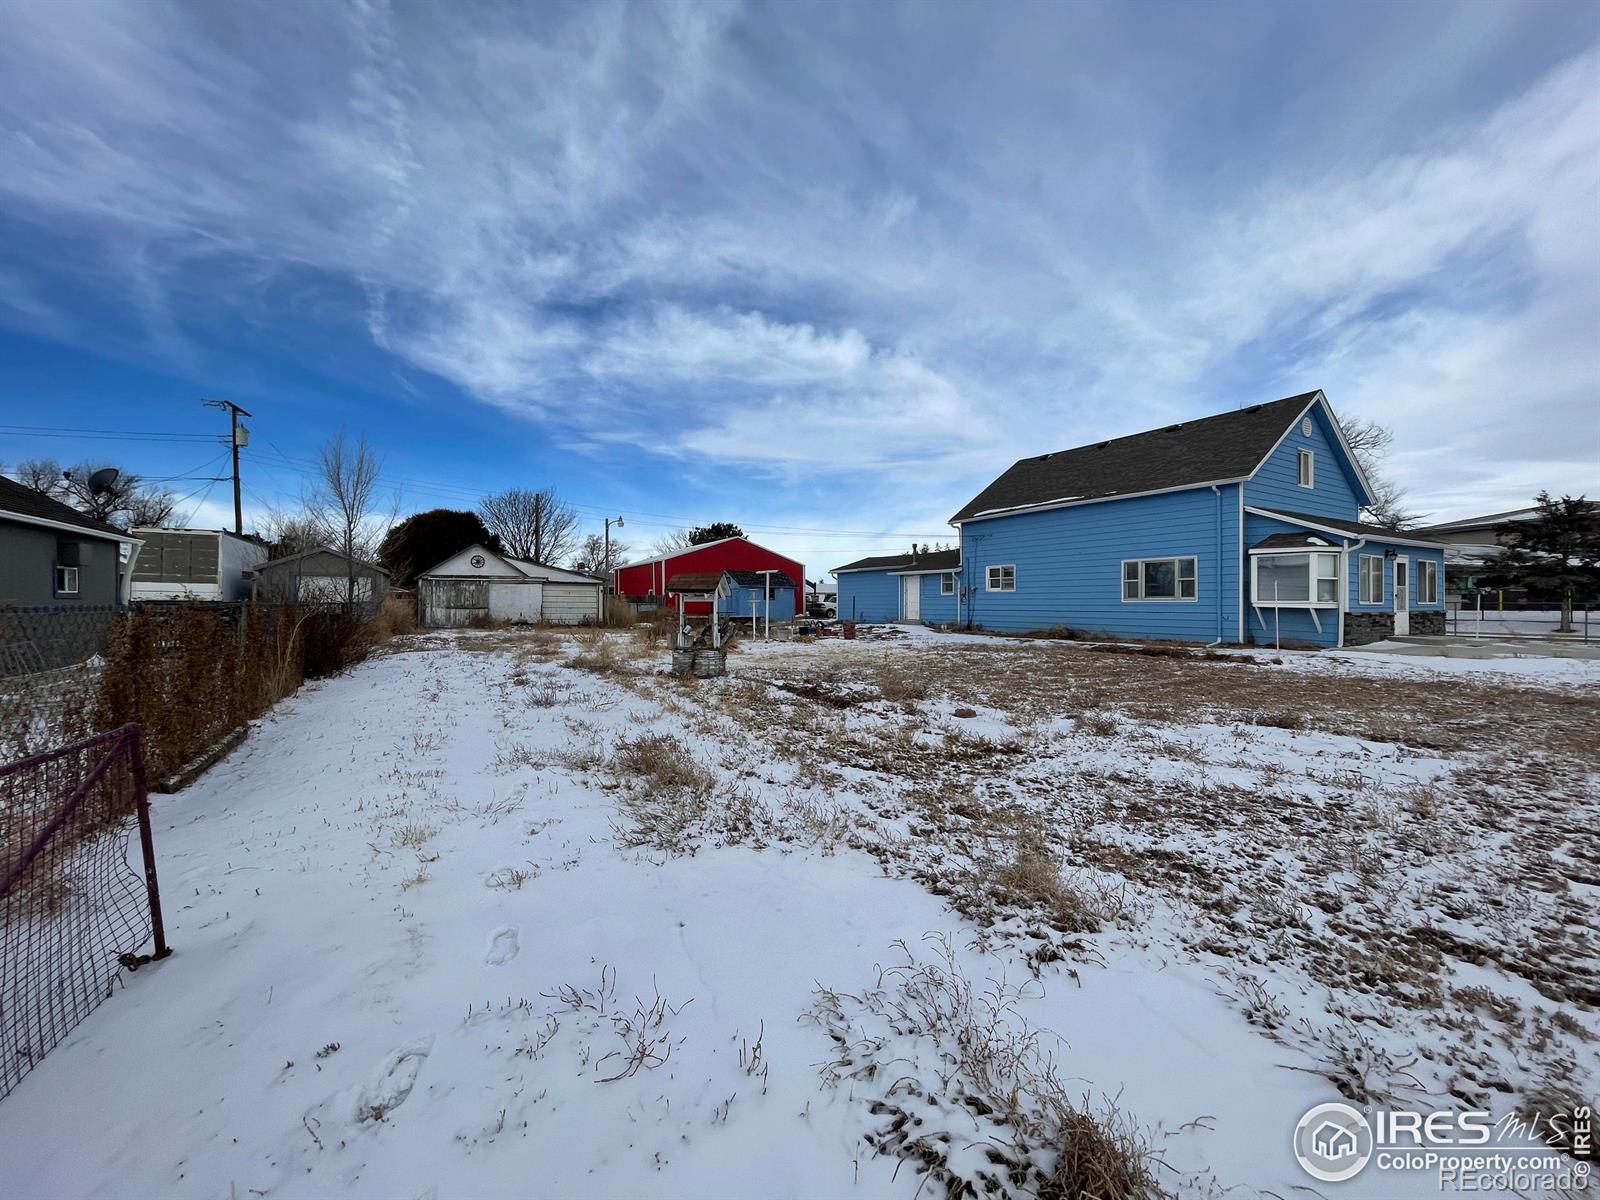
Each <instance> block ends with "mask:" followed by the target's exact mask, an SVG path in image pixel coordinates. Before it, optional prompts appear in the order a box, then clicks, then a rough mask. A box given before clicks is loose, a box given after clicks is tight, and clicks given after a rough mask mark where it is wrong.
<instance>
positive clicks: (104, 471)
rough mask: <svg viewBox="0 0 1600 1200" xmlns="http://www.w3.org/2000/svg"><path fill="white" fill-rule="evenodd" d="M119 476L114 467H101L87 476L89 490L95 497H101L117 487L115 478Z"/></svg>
mask: <svg viewBox="0 0 1600 1200" xmlns="http://www.w3.org/2000/svg"><path fill="white" fill-rule="evenodd" d="M119 474H121V472H120V471H118V470H117V469H116V468H115V467H102V468H100V470H98V471H96V472H95V473H94V474H93V475H91V476H89V490H90V491H91V492H93V493H95V495H97V496H98V495H103V494H105V493H106V492H109V491H110V490H111V489H112V488H114V487H116V486H117V476H118V475H119Z"/></svg>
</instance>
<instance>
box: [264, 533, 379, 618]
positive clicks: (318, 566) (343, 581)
mask: <svg viewBox="0 0 1600 1200" xmlns="http://www.w3.org/2000/svg"><path fill="white" fill-rule="evenodd" d="M352 565H353V569H354V574H355V601H356V603H357V604H377V603H378V602H380V601H381V600H382V599H383V598H384V596H386V595H387V594H388V592H389V572H387V571H385V570H384V569H383V568H382V567H380V566H378V564H377V563H370V562H367V561H365V560H364V559H359V558H354V559H352V558H346V557H345V556H344V555H343V554H340V553H339V552H338V551H337V550H330V549H328V548H327V547H326V546H323V547H319V548H318V549H316V550H306V551H304V552H302V553H300V554H291V555H289V557H287V558H275V559H272V560H270V561H268V562H264V563H261V564H260V565H258V566H256V567H254V568H253V569H251V570H250V571H249V572H247V575H248V577H249V579H250V581H251V591H250V596H251V599H253V600H262V601H265V602H266V603H268V604H294V603H297V602H299V601H302V600H304V601H310V602H314V603H319V604H328V603H331V604H342V603H344V602H345V600H346V599H347V598H348V597H349V595H350V575H351V571H352Z"/></svg>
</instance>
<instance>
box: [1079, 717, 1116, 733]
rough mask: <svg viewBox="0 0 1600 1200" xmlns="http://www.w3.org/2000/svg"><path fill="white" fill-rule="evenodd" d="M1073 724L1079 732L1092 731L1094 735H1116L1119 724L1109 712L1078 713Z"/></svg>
mask: <svg viewBox="0 0 1600 1200" xmlns="http://www.w3.org/2000/svg"><path fill="white" fill-rule="evenodd" d="M1074 724H1075V725H1076V726H1077V728H1078V732H1079V733H1092V734H1093V735H1094V736H1095V737H1116V736H1117V730H1118V728H1119V726H1118V725H1117V721H1116V718H1115V717H1113V716H1111V715H1110V714H1109V713H1103V712H1086V713H1079V714H1078V716H1077V719H1076V720H1075V721H1074Z"/></svg>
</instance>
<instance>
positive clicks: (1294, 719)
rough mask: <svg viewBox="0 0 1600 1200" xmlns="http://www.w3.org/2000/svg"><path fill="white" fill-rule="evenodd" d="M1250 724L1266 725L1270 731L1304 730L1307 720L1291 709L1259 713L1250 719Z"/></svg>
mask: <svg viewBox="0 0 1600 1200" xmlns="http://www.w3.org/2000/svg"><path fill="white" fill-rule="evenodd" d="M1250 724H1252V725H1264V726H1266V727H1268V728H1270V729H1290V730H1296V729H1304V728H1305V727H1306V719H1305V717H1304V716H1302V715H1301V714H1300V713H1297V712H1292V711H1290V710H1289V709H1279V710H1278V711H1276V712H1258V713H1255V714H1253V715H1252V716H1251V717H1250Z"/></svg>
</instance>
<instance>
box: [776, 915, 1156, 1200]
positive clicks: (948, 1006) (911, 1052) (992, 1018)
mask: <svg viewBox="0 0 1600 1200" xmlns="http://www.w3.org/2000/svg"><path fill="white" fill-rule="evenodd" d="M924 941H929V942H932V943H934V945H935V954H936V957H935V958H934V959H932V960H927V961H919V960H918V959H917V958H916V957H915V956H914V955H913V954H912V952H911V950H910V948H909V947H907V946H906V945H905V943H903V942H900V943H897V944H896V945H897V947H898V949H899V950H900V951H901V952H902V953H903V954H904V956H905V960H906V961H905V962H904V963H903V964H900V965H897V966H893V967H889V968H888V969H886V970H880V972H879V975H878V980H877V983H876V985H874V986H872V987H868V988H863V989H857V990H856V991H855V992H842V991H833V990H830V989H827V988H819V989H818V991H817V992H816V993H815V995H816V1000H815V1001H814V1003H813V1004H812V1007H811V1009H810V1011H809V1012H807V1014H806V1018H807V1019H808V1020H810V1021H812V1022H814V1023H815V1024H817V1025H818V1026H820V1027H821V1028H822V1031H823V1032H824V1033H825V1034H826V1035H827V1036H828V1038H829V1039H830V1040H831V1041H832V1043H833V1055H832V1058H831V1059H830V1061H828V1062H826V1063H824V1064H823V1066H822V1068H821V1070H822V1078H823V1082H824V1083H825V1084H828V1085H829V1086H833V1087H837V1086H839V1085H840V1084H844V1083H848V1086H849V1088H850V1091H851V1093H852V1094H853V1095H855V1096H856V1097H858V1098H862V1099H865V1100H866V1101H867V1105H868V1109H869V1111H870V1112H871V1113H872V1114H873V1115H874V1116H875V1117H877V1118H878V1122H879V1123H878V1125H877V1127H876V1128H875V1129H873V1130H872V1132H870V1133H868V1134H867V1135H866V1138H865V1140H866V1142H867V1143H868V1145H870V1146H871V1147H872V1148H873V1149H874V1150H875V1151H876V1152H877V1153H879V1154H883V1155H889V1156H893V1157H897V1158H901V1159H904V1160H906V1161H908V1162H910V1163H912V1164H914V1165H915V1166H916V1167H917V1169H919V1170H921V1171H924V1172H926V1173H927V1175H928V1179H929V1180H930V1181H931V1182H932V1183H934V1184H935V1185H936V1188H935V1189H934V1191H935V1194H939V1193H942V1194H944V1195H946V1196H998V1195H1034V1196H1040V1197H1050V1198H1051V1200H1090V1198H1093V1200H1113V1198H1114V1200H1145V1198H1154V1197H1159V1196H1163V1195H1165V1193H1164V1192H1163V1191H1162V1189H1161V1187H1160V1185H1159V1183H1158V1181H1157V1179H1156V1176H1155V1169H1156V1167H1157V1165H1158V1164H1159V1160H1158V1158H1157V1157H1156V1155H1155V1153H1154V1151H1153V1150H1152V1149H1151V1147H1150V1144H1149V1142H1148V1141H1147V1140H1146V1139H1145V1138H1143V1137H1141V1136H1140V1134H1139V1132H1138V1131H1137V1130H1136V1129H1135V1128H1134V1127H1133V1126H1132V1125H1131V1124H1130V1123H1129V1122H1128V1120H1127V1119H1126V1118H1125V1117H1124V1116H1123V1115H1122V1113H1121V1112H1120V1111H1119V1110H1118V1109H1117V1107H1116V1105H1115V1103H1114V1102H1111V1101H1103V1102H1101V1103H1100V1104H1099V1105H1096V1104H1094V1103H1093V1102H1092V1100H1091V1099H1090V1097H1088V1096H1082V1097H1078V1098H1074V1097H1073V1096H1071V1095H1070V1094H1069V1093H1068V1092H1067V1090H1066V1086H1065V1083H1064V1082H1063V1080H1062V1079H1061V1077H1060V1076H1059V1074H1058V1073H1057V1069H1056V1065H1055V1062H1054V1056H1053V1055H1052V1054H1051V1053H1050V1051H1049V1049H1048V1048H1047V1047H1046V1045H1045V1044H1044V1041H1045V1035H1044V1034H1042V1033H1041V1031H1039V1030H1037V1029H1034V1028H1032V1027H1031V1026H1029V1024H1028V1023H1027V1021H1026V1020H1025V1019H1024V1018H1022V1017H1021V1016H1020V1014H1019V1013H1018V1010H1017V1004H1018V1001H1019V1000H1020V999H1021V998H1022V997H1023V991H1022V989H1018V988H1016V987H1013V986H1011V985H1010V984H1008V983H1007V982H1006V980H1005V979H1004V978H1000V979H992V978H991V979H989V980H987V981H986V982H985V983H984V984H983V985H982V986H978V985H975V984H974V983H973V981H972V980H971V979H970V978H968V977H967V975H966V974H965V973H964V972H963V970H962V968H961V966H960V964H959V963H958V961H957V959H956V956H955V952H954V949H953V947H952V946H951V944H950V941H949V939H948V937H943V938H934V937H932V935H930V936H929V937H927V938H924ZM922 1079H927V1080H930V1081H935V1080H936V1081H937V1086H931V1087H928V1088H926V1089H924V1088H923V1087H921V1086H918V1085H917V1083H916V1082H914V1081H918V1080H922ZM908 1084H909V1085H910V1086H907V1085H908ZM972 1146H982V1147H983V1153H981V1154H969V1153H963V1152H962V1151H963V1150H964V1149H965V1148H968V1147H972Z"/></svg>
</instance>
